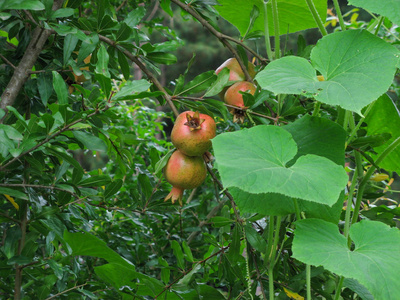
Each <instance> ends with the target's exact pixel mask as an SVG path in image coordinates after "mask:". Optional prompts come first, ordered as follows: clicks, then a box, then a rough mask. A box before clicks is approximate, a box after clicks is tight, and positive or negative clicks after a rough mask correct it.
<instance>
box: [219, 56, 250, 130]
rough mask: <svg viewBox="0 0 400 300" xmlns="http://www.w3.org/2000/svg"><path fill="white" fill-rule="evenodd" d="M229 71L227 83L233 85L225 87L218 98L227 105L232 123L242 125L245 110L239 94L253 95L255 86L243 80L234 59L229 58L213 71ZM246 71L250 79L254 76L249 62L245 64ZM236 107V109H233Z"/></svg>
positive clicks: (240, 69) (242, 75)
mask: <svg viewBox="0 0 400 300" xmlns="http://www.w3.org/2000/svg"><path fill="white" fill-rule="evenodd" d="M224 68H228V69H229V82H232V83H233V84H232V85H230V86H229V87H226V88H225V89H224V90H223V91H222V92H221V93H220V98H221V99H222V100H223V101H224V102H225V103H226V104H228V105H230V107H229V111H230V112H231V113H232V114H233V121H234V122H238V121H239V122H241V123H243V120H244V111H243V110H242V109H244V108H246V106H245V104H244V100H243V94H241V92H247V93H250V94H251V95H254V93H255V92H256V86H255V85H254V84H253V83H251V82H249V81H246V80H245V78H246V77H245V74H244V72H243V70H242V68H241V67H240V65H239V62H238V61H237V59H236V58H230V59H228V60H227V61H225V62H224V63H223V64H222V65H221V66H219V67H218V68H217V70H216V71H215V73H216V74H218V73H219V72H221V71H222V69H224ZM247 71H248V73H249V75H250V77H251V78H254V76H255V75H256V72H255V67H254V65H253V64H252V63H251V62H247ZM235 107H236V108H235Z"/></svg>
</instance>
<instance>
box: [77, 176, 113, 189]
mask: <svg viewBox="0 0 400 300" xmlns="http://www.w3.org/2000/svg"><path fill="white" fill-rule="evenodd" d="M110 181H111V179H110V177H109V176H108V175H97V176H91V177H89V178H86V179H84V180H82V181H81V182H79V186H83V187H95V186H103V185H107V184H109V183H110Z"/></svg>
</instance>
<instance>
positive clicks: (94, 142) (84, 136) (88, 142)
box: [73, 131, 107, 152]
mask: <svg viewBox="0 0 400 300" xmlns="http://www.w3.org/2000/svg"><path fill="white" fill-rule="evenodd" d="M73 133H74V137H75V138H76V139H77V140H78V141H80V142H81V143H82V144H83V145H84V146H85V147H86V148H87V149H89V150H92V151H103V152H107V145H106V143H105V142H104V141H103V140H102V139H100V138H98V137H97V136H94V135H92V134H89V133H86V132H83V131H74V132H73Z"/></svg>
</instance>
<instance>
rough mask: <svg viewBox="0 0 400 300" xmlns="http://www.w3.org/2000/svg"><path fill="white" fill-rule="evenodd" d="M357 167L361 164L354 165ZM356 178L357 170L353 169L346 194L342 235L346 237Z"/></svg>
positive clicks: (347, 235)
mask: <svg viewBox="0 0 400 300" xmlns="http://www.w3.org/2000/svg"><path fill="white" fill-rule="evenodd" d="M359 167H361V166H356V168H359ZM357 179H358V176H357V170H355V171H354V173H353V178H352V179H351V185H350V189H349V194H348V195H347V207H346V215H345V218H344V236H345V237H346V238H348V237H349V230H350V217H351V209H352V206H353V195H354V191H355V188H356V185H357Z"/></svg>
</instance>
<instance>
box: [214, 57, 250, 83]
mask: <svg viewBox="0 0 400 300" xmlns="http://www.w3.org/2000/svg"><path fill="white" fill-rule="evenodd" d="M223 68H228V69H229V71H230V72H229V80H230V81H237V80H245V79H246V78H245V76H244V73H243V70H242V68H241V67H240V65H239V62H238V61H237V59H236V58H229V59H228V60H226V61H225V62H224V63H223V64H222V65H220V66H219V67H218V68H217V70H215V74H218V73H219V72H221V70H222V69H223ZM247 71H248V72H249V75H250V76H251V78H254V76H256V72H255V70H254V65H253V64H252V63H251V62H248V63H247Z"/></svg>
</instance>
